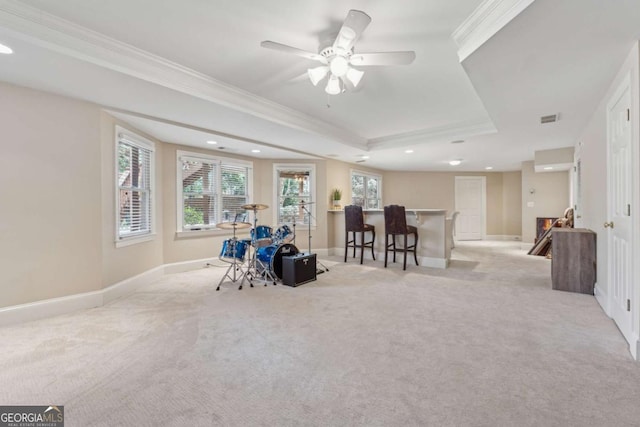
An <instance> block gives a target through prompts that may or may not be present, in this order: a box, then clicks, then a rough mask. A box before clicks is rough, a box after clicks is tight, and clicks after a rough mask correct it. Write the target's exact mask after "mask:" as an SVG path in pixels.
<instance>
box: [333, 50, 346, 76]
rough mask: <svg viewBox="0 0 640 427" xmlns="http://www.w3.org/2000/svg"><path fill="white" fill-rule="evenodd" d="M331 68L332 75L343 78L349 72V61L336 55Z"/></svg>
mask: <svg viewBox="0 0 640 427" xmlns="http://www.w3.org/2000/svg"><path fill="white" fill-rule="evenodd" d="M329 68H331V74H333V75H335V76H338V77H342V76H344V75H345V74H347V71H349V61H348V60H347V58H345V57H344V56H339V55H336V56H334V57H333V59H332V60H331V63H330V64H329Z"/></svg>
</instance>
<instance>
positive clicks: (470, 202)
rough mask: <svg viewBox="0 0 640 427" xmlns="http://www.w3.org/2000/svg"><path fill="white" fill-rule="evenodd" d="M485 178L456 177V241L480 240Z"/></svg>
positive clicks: (482, 234) (483, 219) (483, 225)
mask: <svg viewBox="0 0 640 427" xmlns="http://www.w3.org/2000/svg"><path fill="white" fill-rule="evenodd" d="M485 193H486V178H485V177H483V176H456V184H455V203H456V208H455V210H456V211H458V212H460V213H459V214H458V218H457V220H456V240H482V239H483V238H484V229H485V215H486V214H485V212H486V202H485V200H486V196H485Z"/></svg>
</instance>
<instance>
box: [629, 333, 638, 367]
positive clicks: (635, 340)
mask: <svg viewBox="0 0 640 427" xmlns="http://www.w3.org/2000/svg"><path fill="white" fill-rule="evenodd" d="M629 350H631V356H633V359H634V360H635V361H640V359H639V358H638V357H639V356H640V337H639V336H638V334H633V339H632V340H631V344H629Z"/></svg>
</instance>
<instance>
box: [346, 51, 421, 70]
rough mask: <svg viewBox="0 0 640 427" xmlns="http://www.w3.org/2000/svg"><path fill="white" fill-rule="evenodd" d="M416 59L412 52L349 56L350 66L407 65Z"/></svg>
mask: <svg viewBox="0 0 640 427" xmlns="http://www.w3.org/2000/svg"><path fill="white" fill-rule="evenodd" d="M414 59H416V53H415V52H414V51H412V50H411V51H405V52H375V53H358V54H355V55H351V58H350V62H351V65H356V66H358V65H359V66H363V65H364V66H366V65H408V64H411V63H412V62H413V60H414Z"/></svg>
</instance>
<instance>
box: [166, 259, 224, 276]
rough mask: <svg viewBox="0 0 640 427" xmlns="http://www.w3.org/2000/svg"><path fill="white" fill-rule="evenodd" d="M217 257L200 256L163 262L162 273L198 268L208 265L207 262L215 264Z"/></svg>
mask: <svg viewBox="0 0 640 427" xmlns="http://www.w3.org/2000/svg"><path fill="white" fill-rule="evenodd" d="M216 261H218V258H202V259H195V260H191V261H182V262H174V263H171V264H165V265H164V266H163V268H164V274H175V273H185V272H187V271H193V270H197V269H199V268H206V267H208V265H207V264H215V263H216Z"/></svg>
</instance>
